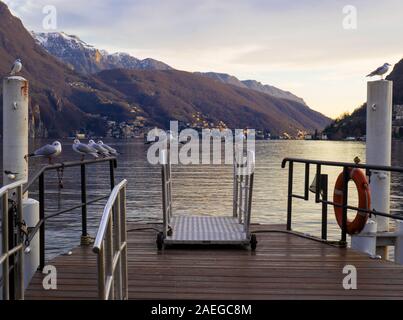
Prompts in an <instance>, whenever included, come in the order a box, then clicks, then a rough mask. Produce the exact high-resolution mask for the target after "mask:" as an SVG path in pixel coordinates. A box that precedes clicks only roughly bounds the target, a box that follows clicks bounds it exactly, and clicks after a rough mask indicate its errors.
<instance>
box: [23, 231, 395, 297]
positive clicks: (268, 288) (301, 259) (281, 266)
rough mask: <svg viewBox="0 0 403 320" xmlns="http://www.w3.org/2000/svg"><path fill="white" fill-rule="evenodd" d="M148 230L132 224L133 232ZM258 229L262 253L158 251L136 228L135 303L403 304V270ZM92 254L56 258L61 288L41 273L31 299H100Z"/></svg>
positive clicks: (151, 237)
mask: <svg viewBox="0 0 403 320" xmlns="http://www.w3.org/2000/svg"><path fill="white" fill-rule="evenodd" d="M148 226H149V225H148ZM143 227H144V225H140V224H130V225H129V226H128V230H132V229H139V228H143ZM154 227H157V228H158V227H159V226H155V225H154ZM252 229H253V230H256V231H258V232H259V233H258V234H257V237H258V241H259V243H258V246H257V250H256V252H251V251H250V249H248V248H239V247H237V248H229V247H227V248H208V247H207V248H194V247H191V248H189V247H182V248H169V249H166V250H164V251H162V252H158V251H157V249H156V244H155V240H156V231H155V230H143V231H131V232H130V233H129V235H128V237H129V242H128V246H129V258H128V260H129V261H128V265H129V298H130V299H203V300H204V299H208V300H215V299H217V300H221V299H259V300H266V299H293V300H295V299H403V266H399V265H396V264H394V263H392V262H387V261H383V260H373V259H370V258H369V257H368V256H366V255H364V254H361V253H357V252H355V251H353V250H351V249H342V248H337V247H334V246H331V245H328V244H324V243H321V242H317V241H313V240H310V239H305V238H302V237H299V236H297V235H294V234H288V233H284V232H278V231H284V230H285V227H283V226H273V225H272V226H270V225H253V226H252ZM264 230H266V231H268V230H271V231H274V232H262V231H264ZM91 249H92V248H91V247H79V248H76V249H75V250H73V254H72V255H71V256H59V257H57V258H56V259H54V260H52V261H50V262H49V264H52V265H54V266H56V268H57V271H58V283H57V285H58V289H57V290H55V291H45V290H44V289H43V287H42V279H43V275H42V274H41V273H39V272H38V273H37V274H36V275H35V277H34V279H33V281H32V283H31V284H30V286H29V288H28V290H27V292H26V299H41V300H47V299H50V300H53V299H96V298H97V280H96V272H97V268H96V255H95V254H94V253H92V250H91ZM346 265H354V266H355V267H356V268H357V272H358V289H357V290H345V289H344V288H343V285H342V281H343V278H344V277H345V275H344V274H343V272H342V271H343V268H344V266H346Z"/></svg>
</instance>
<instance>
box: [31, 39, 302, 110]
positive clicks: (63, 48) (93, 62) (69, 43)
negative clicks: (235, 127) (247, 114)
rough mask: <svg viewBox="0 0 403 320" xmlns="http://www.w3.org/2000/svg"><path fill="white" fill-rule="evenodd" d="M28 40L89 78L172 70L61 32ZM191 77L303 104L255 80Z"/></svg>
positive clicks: (214, 75)
mask: <svg viewBox="0 0 403 320" xmlns="http://www.w3.org/2000/svg"><path fill="white" fill-rule="evenodd" d="M32 36H33V37H34V38H35V40H36V42H37V43H38V44H39V45H41V46H42V47H43V48H44V49H45V50H46V51H48V52H49V53H50V54H51V55H53V56H55V57H56V58H58V59H59V60H61V61H63V62H64V63H66V64H67V65H69V66H70V67H71V68H72V69H73V70H75V71H77V72H79V73H82V74H93V73H97V72H100V71H103V70H111V69H129V70H173V68H172V67H171V66H169V65H167V64H166V63H163V62H161V61H158V60H154V59H151V58H147V59H144V60H140V59H137V58H135V57H133V56H131V55H129V54H127V53H123V52H117V53H113V54H110V53H108V52H107V51H106V50H100V49H97V48H95V47H94V46H92V45H89V44H87V43H86V42H84V41H83V40H81V39H80V38H79V37H77V36H74V35H68V34H66V33H64V32H49V33H37V32H32ZM195 74H197V75H201V76H206V77H208V78H211V79H213V80H217V81H219V82H222V83H226V84H230V85H234V86H237V87H240V88H244V89H252V90H255V91H259V92H263V93H266V94H268V95H271V96H273V97H276V98H283V99H289V100H293V101H296V102H299V103H302V104H305V101H304V100H303V99H301V98H299V97H297V96H295V95H294V94H292V93H291V92H288V91H284V90H281V89H279V88H276V87H274V86H270V85H263V84H261V83H260V82H258V81H255V80H245V81H241V80H239V79H238V78H236V77H235V76H232V75H229V74H226V73H217V72H196V73H195Z"/></svg>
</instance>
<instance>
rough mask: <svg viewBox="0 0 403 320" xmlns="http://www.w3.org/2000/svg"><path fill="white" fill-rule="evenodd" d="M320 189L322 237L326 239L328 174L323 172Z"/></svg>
mask: <svg viewBox="0 0 403 320" xmlns="http://www.w3.org/2000/svg"><path fill="white" fill-rule="evenodd" d="M320 182H321V191H322V200H323V202H322V239H323V240H327V204H326V202H327V201H328V175H327V174H323V175H322V177H321V179H320Z"/></svg>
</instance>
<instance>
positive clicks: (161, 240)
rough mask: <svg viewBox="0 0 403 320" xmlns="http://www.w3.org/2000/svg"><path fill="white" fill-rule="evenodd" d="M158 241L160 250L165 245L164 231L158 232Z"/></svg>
mask: <svg viewBox="0 0 403 320" xmlns="http://www.w3.org/2000/svg"><path fill="white" fill-rule="evenodd" d="M156 242H157V248H158V250H162V248H163V247H164V234H163V233H162V232H160V233H158V235H157V241H156Z"/></svg>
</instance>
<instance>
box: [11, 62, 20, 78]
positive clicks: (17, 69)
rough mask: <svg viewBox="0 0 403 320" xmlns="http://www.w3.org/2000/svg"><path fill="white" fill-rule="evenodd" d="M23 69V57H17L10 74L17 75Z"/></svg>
mask: <svg viewBox="0 0 403 320" xmlns="http://www.w3.org/2000/svg"><path fill="white" fill-rule="evenodd" d="M21 70H22V62H21V59H17V60H15V61H14V64H13V67H12V68H11V72H10V76H15V75H16V74H17V73H19V72H20V71H21Z"/></svg>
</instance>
